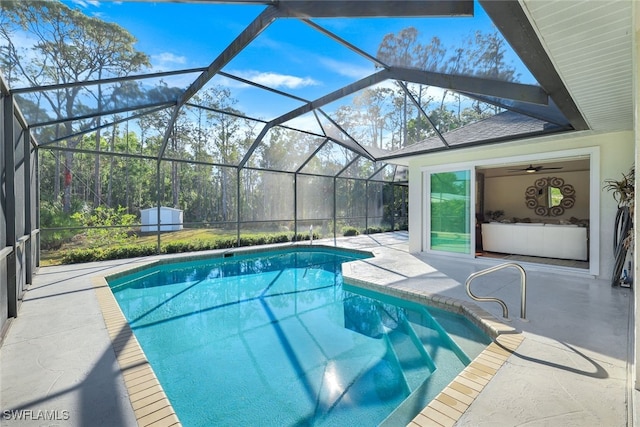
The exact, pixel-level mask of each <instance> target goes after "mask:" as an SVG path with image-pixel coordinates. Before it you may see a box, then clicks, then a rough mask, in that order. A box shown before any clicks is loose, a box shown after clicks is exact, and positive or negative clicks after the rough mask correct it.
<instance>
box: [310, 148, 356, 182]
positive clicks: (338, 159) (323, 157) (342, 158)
mask: <svg viewBox="0 0 640 427" xmlns="http://www.w3.org/2000/svg"><path fill="white" fill-rule="evenodd" d="M356 156H357V155H356V154H355V153H354V152H353V151H351V150H349V149H347V148H344V147H343V146H341V145H338V144H336V143H334V142H332V141H327V142H326V143H325V144H324V145H323V146H322V148H320V150H319V151H318V152H317V153H316V154H315V155H314V156H313V157H312V158H311V159H310V160H309V161H308V162H307V163H306V164H305V165H304V167H303V168H302V169H301V170H300V172H302V173H307V174H314V175H327V176H336V175H338V174H339V173H340V172H341V171H342V170H343V169H344V168H346V167H347V166H349V164H350V163H351V162H352V161H353V160H354V159H355V158H356Z"/></svg>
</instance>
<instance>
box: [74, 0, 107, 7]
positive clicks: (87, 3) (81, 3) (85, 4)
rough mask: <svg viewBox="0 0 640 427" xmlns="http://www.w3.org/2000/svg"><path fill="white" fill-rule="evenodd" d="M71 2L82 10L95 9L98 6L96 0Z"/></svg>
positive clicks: (98, 2)
mask: <svg viewBox="0 0 640 427" xmlns="http://www.w3.org/2000/svg"><path fill="white" fill-rule="evenodd" d="M71 2H72V3H73V4H75V5H77V6H80V7H84V8H86V7H89V6H95V7H99V6H100V1H98V0H71Z"/></svg>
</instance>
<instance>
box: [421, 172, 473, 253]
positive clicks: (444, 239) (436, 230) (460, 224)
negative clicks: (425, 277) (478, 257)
mask: <svg viewBox="0 0 640 427" xmlns="http://www.w3.org/2000/svg"><path fill="white" fill-rule="evenodd" d="M472 176H473V174H472V171H471V170H470V169H464V170H456V171H446V172H428V173H426V187H427V215H426V217H427V221H426V231H427V233H426V237H427V239H426V240H427V244H426V247H427V248H428V250H429V251H439V252H451V253H457V254H472V253H473V252H472V248H473V247H474V246H473V245H474V244H475V243H474V242H475V236H473V235H472V232H471V231H472V230H474V228H473V224H472V223H471V218H473V214H472V207H473V206H474V200H473V198H474V197H473V194H472V191H471V189H472V188H473V182H472Z"/></svg>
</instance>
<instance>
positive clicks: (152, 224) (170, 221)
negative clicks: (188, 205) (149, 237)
mask: <svg viewBox="0 0 640 427" xmlns="http://www.w3.org/2000/svg"><path fill="white" fill-rule="evenodd" d="M140 217H141V218H140V220H141V221H140V222H141V224H142V226H141V227H140V231H141V232H143V233H146V232H151V231H158V226H157V224H158V208H149V209H142V210H141V211H140ZM163 224H166V225H163ZM177 230H182V210H181V209H174V208H169V207H166V206H161V207H160V231H177Z"/></svg>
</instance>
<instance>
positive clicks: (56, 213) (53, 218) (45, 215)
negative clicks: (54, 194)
mask: <svg viewBox="0 0 640 427" xmlns="http://www.w3.org/2000/svg"><path fill="white" fill-rule="evenodd" d="M78 226H80V224H79V223H78V222H77V221H75V220H74V219H73V218H72V217H71V216H70V215H69V214H67V213H65V212H64V211H63V210H62V205H61V204H60V203H51V202H46V201H44V202H42V203H41V204H40V228H41V229H44V230H42V232H41V233H40V247H41V248H42V249H43V250H51V249H59V248H60V247H61V246H62V245H63V244H64V243H68V242H70V241H71V239H72V238H73V236H75V234H76V232H75V231H74V230H46V229H47V228H65V227H71V228H73V227H78Z"/></svg>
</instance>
